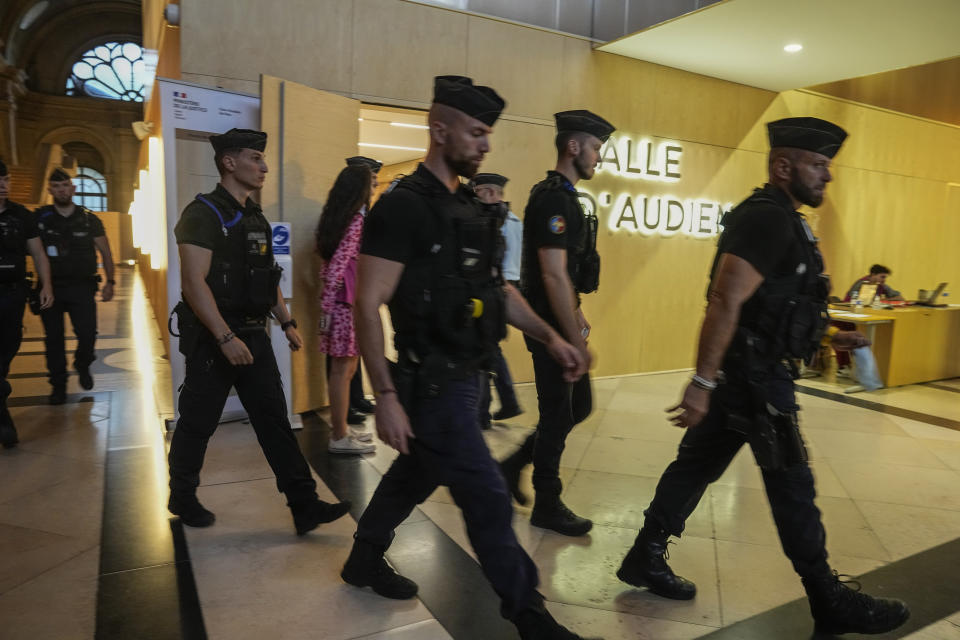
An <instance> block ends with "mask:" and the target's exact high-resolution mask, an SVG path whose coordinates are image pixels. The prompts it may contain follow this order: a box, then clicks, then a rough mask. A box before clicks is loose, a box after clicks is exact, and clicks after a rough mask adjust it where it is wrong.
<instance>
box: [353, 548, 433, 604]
mask: <svg viewBox="0 0 960 640" xmlns="http://www.w3.org/2000/svg"><path fill="white" fill-rule="evenodd" d="M386 551H387V548H386V547H382V546H380V545H375V544H371V543H369V542H365V541H363V540H360V539H357V538H355V539H354V541H353V549H351V550H350V557H348V558H347V562H346V564H344V565H343V571H341V572H340V577H341V578H343V581H344V582H346V583H347V584H352V585H353V586H355V587H370V588H371V589H373V591H374V593H377V594H379V595H381V596H383V597H384V598H392V599H393V600H409V599H410V598H412V597H414V596H416V595H417V583H416V582H414V581H413V580H410V579H409V578H404V577H403V576H402V575H400V574H399V573H397V572H396V571H394V570H393V567H391V566H390V565H389V564H387V560H386V558H384V557H383V554H384V553H385V552H386Z"/></svg>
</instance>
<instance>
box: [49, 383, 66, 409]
mask: <svg viewBox="0 0 960 640" xmlns="http://www.w3.org/2000/svg"><path fill="white" fill-rule="evenodd" d="M66 401H67V388H66V387H54V388H53V391H51V392H50V397H49V398H47V402H49V403H50V404H54V405H56V404H64V403H66Z"/></svg>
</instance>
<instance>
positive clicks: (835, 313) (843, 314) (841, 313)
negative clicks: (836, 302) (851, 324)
mask: <svg viewBox="0 0 960 640" xmlns="http://www.w3.org/2000/svg"><path fill="white" fill-rule="evenodd" d="M830 317H831V318H869V317H870V314H869V313H853V312H852V311H834V310H833V309H831V310H830Z"/></svg>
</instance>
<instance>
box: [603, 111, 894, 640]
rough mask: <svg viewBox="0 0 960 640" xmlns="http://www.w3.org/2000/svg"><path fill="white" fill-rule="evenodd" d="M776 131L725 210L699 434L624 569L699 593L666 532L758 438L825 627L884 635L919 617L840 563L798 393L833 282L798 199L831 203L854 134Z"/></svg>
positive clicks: (674, 594) (789, 121)
mask: <svg viewBox="0 0 960 640" xmlns="http://www.w3.org/2000/svg"><path fill="white" fill-rule="evenodd" d="M767 128H768V132H769V137H770V147H771V149H770V156H769V163H768V168H769V182H768V183H767V184H766V185H764V186H763V187H762V188H759V189H757V190H755V191H754V193H753V195H751V196H750V197H749V198H747V199H746V200H744V201H743V202H742V203H740V205H738V206H737V207H736V208H735V209H734V210H733V211H731V212H730V213H729V214H728V215H727V216H726V217H725V218H724V221H723V224H724V230H723V233H722V235H721V236H720V240H719V243H718V246H717V253H716V258H715V259H714V263H713V268H712V270H711V280H710V286H709V291H708V295H707V302H708V304H707V311H706V316H705V318H704V320H703V325H702V328H701V331H700V339H699V345H700V346H699V350H698V355H697V369H696V374H695V375H694V376H693V379H692V380H691V382H690V383H689V384H688V385H687V387H686V390H685V391H684V394H683V399H682V400H681V401H680V403H679V404H678V405H677V406H675V407H673V408H671V409H670V411H675V412H676V413H674V414H673V415H672V417H671V421H672V422H673V424H675V425H676V426H678V427H681V428H686V429H687V432H686V434H685V435H684V437H683V440H682V442H681V444H680V449H679V452H678V454H677V458H676V460H674V461H673V462H672V463H671V464H670V466H669V467H667V470H666V471H665V472H664V474H663V476H662V477H661V478H660V482H659V484H658V486H657V490H656V494H655V496H654V498H653V501H652V502H651V503H650V506H649V507H648V508H647V510H646V511H645V514H646V520H645V522H644V525H643V528H642V529H641V530H640V533H639V535H638V536H637V540H636V542H635V544H634V546H633V548H632V549H631V550H630V552H629V553H628V554H627V556H626V558H624V560H623V564H622V566H621V567H620V570H619V571H618V572H617V576H618V577H619V578H620V579H621V580H623V581H624V582H627V583H628V584H631V585H634V586H646V587H649V588H650V590H651V591H653V592H654V593H657V594H659V595H662V596H664V597H667V598H675V599H689V598H692V597H694V595H695V594H696V587H695V586H694V584H693V583H692V582H689V581H688V580H685V579H684V578H681V577H678V576H676V575H675V574H674V573H673V571H671V570H670V567H669V566H667V563H666V560H665V559H666V544H667V537H668V536H669V535H675V536H679V535H680V534H681V533H682V532H683V527H684V522H685V521H686V519H687V517H688V516H689V515H690V514H691V513H692V512H693V510H694V508H696V506H697V503H698V501H699V500H700V498H701V496H702V495H703V492H704V490H705V489H706V487H707V485H708V484H709V483H711V482H713V481H714V480H716V479H717V478H719V477H720V475H721V474H722V473H723V472H724V470H725V469H726V468H727V466H728V465H729V464H730V461H731V460H732V459H733V457H734V456H735V455H736V453H737V452H738V451H739V450H740V447H742V446H743V444H744V443H745V442H749V443H750V446H751V448H752V449H753V454H754V457H755V458H756V460H757V463H758V464H759V466H760V467H761V470H762V472H763V480H764V484H765V486H766V492H767V497H768V499H769V501H770V507H771V509H772V511H773V518H774V521H775V522H776V525H777V531H778V532H779V534H780V541H781V543H782V545H783V549H784V552H785V553H786V554H787V557H789V558H790V560H791V562H792V563H793V567H794V570H795V571H796V572H797V573H798V574H799V575H800V577H801V578H802V579H803V585H804V587H805V588H806V591H807V595H808V597H809V600H810V609H811V612H812V613H813V617H814V620H815V621H816V625H817V628H818V630H819V631H820V632H825V633H832V634H839V633H850V632H857V633H882V632H885V631H888V630H890V629H894V628H896V627H898V626H900V625H901V624H902V623H903V622H904V621H905V620H906V619H907V617H908V615H909V612H908V610H907V607H906V605H905V604H904V603H903V602H901V601H899V600H886V599H879V598H872V597H870V596H868V595H866V594H863V593H858V592H857V591H854V590H852V589H850V588H848V587H847V585H846V584H845V583H843V582H840V581H839V580H838V578H837V576H836V574H835V572H832V571H831V569H830V565H829V564H828V563H827V552H826V549H825V547H824V541H825V533H824V529H823V525H822V524H821V521H820V511H818V510H817V507H816V505H815V504H814V498H815V495H816V490H815V489H814V481H813V475H812V474H811V472H810V466H809V464H808V462H807V455H806V449H805V447H804V444H803V440H802V438H801V436H800V432H799V430H798V424H797V410H798V409H799V407H798V406H797V404H796V399H795V397H794V388H793V379H794V378H795V377H796V366H795V363H796V360H798V359H806V358H809V357H810V356H811V355H812V353H813V352H814V351H815V350H816V348H817V344H818V342H819V341H820V339H821V336H822V335H823V331H824V329H825V327H826V325H827V321H828V320H829V318H828V317H827V296H828V294H829V291H830V287H829V279H828V277H827V276H826V275H824V273H823V261H822V258H821V255H820V252H819V250H818V248H817V239H816V238H815V237H814V236H813V233H812V232H811V230H810V227H809V226H808V225H807V223H806V221H805V219H804V217H803V215H802V214H800V213H799V212H797V208H798V207H800V205H804V204H805V205H807V206H810V207H818V206H820V204H821V203H822V202H823V195H824V190H825V189H826V187H827V183H828V182H830V181H831V179H832V178H831V175H830V163H831V160H832V158H833V157H834V155H835V154H836V153H837V152H838V151H839V150H840V146H841V144H842V143H843V141H844V139H845V138H846V135H847V134H846V132H845V131H844V130H843V129H841V128H840V127H838V126H837V125H835V124H832V123H830V122H826V121H824V120H820V119H818V118H786V119H784V120H778V121H776V122H771V123H769V124H768V125H767ZM832 342H833V345H834V346H835V347H837V348H842V349H850V348H853V347H857V346H862V345H865V344H867V343H868V341H867V340H866V338H864V337H863V336H862V335H861V334H859V333H857V332H854V331H843V332H838V333H836V334H835V335H833V337H832Z"/></svg>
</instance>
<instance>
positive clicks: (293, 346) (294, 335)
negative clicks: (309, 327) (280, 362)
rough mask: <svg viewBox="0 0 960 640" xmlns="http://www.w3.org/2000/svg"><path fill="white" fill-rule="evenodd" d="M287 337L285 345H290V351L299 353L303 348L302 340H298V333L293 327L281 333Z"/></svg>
mask: <svg viewBox="0 0 960 640" xmlns="http://www.w3.org/2000/svg"><path fill="white" fill-rule="evenodd" d="M283 335H285V336H287V344H289V345H290V351H300V349H301V348H302V347H303V340H302V339H301V338H300V332H299V331H297V328H296V327H294V326H290V327H287V328H286V330H285V331H284V332H283Z"/></svg>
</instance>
